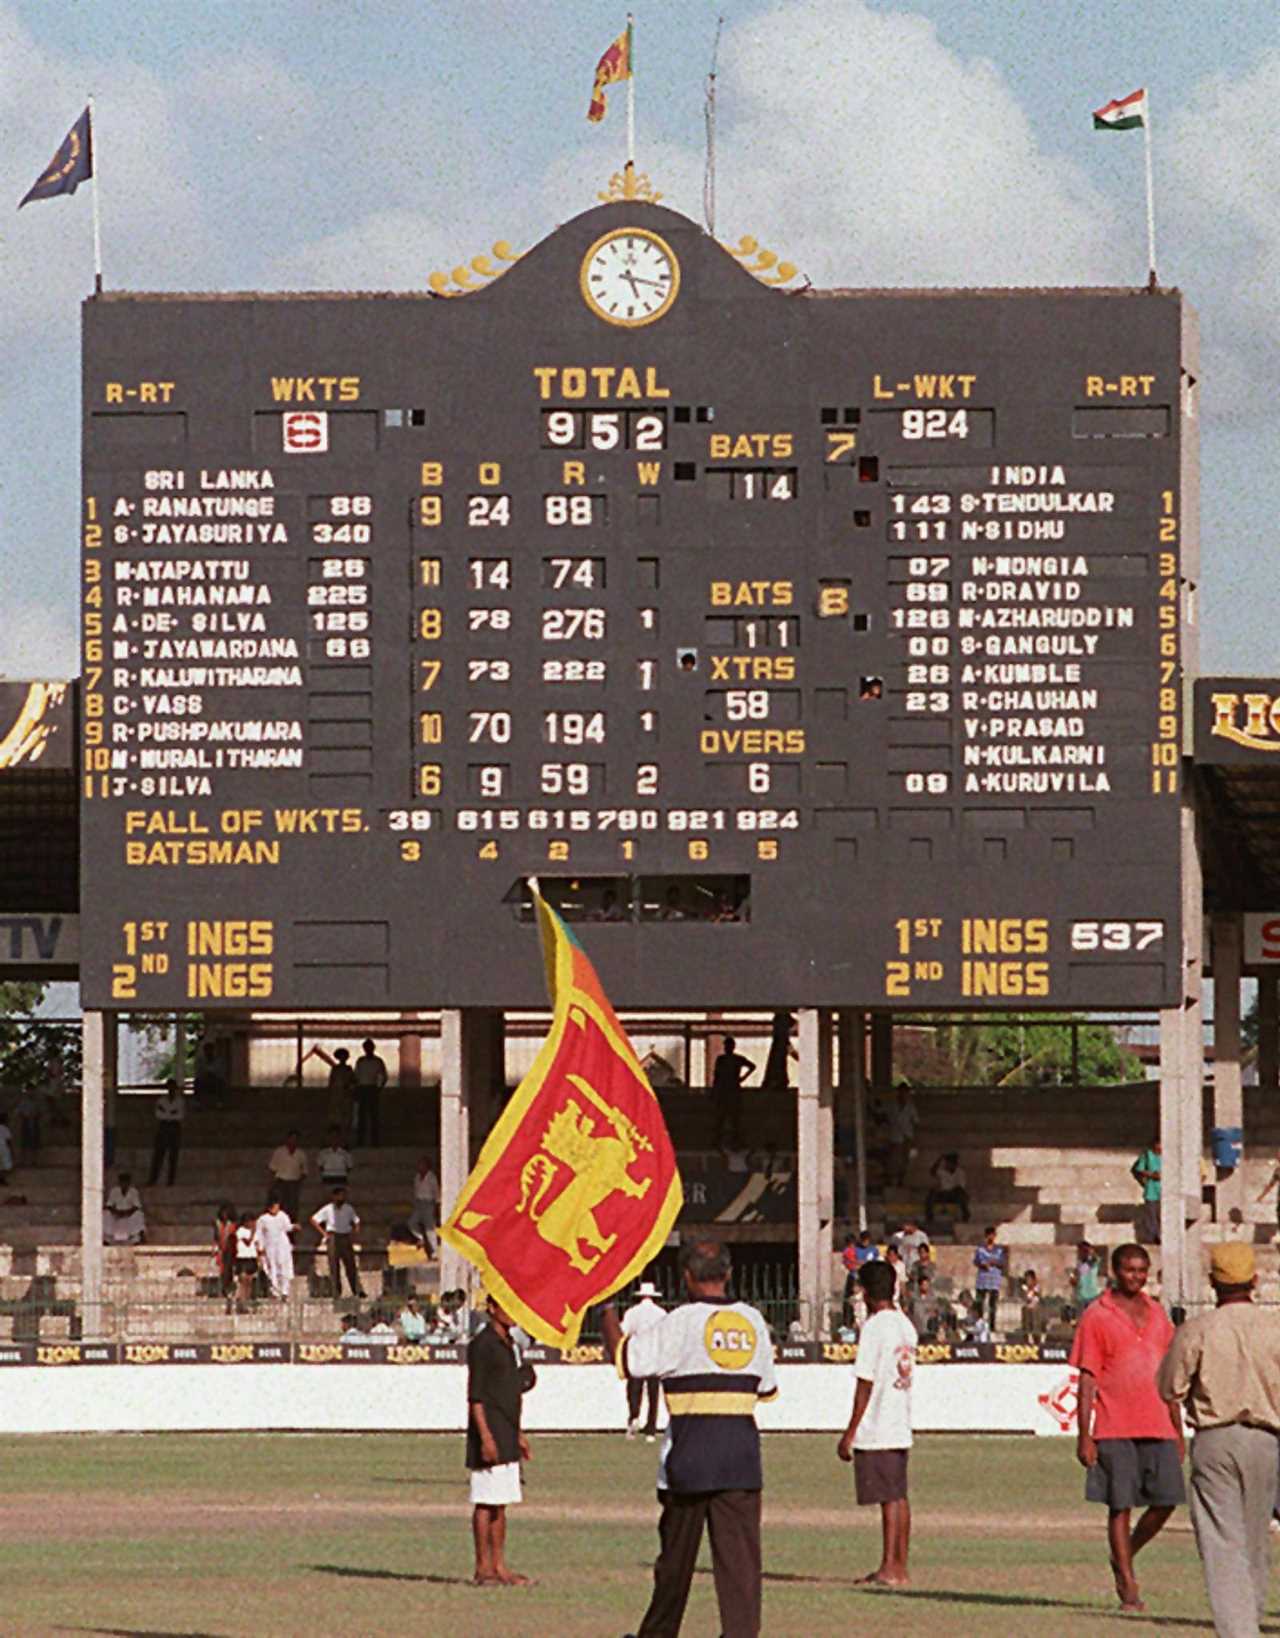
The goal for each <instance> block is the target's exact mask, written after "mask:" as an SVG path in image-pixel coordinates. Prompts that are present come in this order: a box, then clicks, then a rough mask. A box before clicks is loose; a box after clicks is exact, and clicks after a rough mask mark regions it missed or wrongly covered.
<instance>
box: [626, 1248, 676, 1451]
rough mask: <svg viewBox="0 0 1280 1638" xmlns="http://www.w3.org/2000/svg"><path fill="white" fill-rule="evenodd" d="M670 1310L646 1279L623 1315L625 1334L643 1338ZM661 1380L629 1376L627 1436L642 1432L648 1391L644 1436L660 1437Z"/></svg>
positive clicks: (650, 1440) (648, 1438)
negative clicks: (663, 1305)
mask: <svg viewBox="0 0 1280 1638" xmlns="http://www.w3.org/2000/svg"><path fill="white" fill-rule="evenodd" d="M666 1317H667V1314H666V1310H665V1309H664V1308H663V1307H662V1305H661V1303H660V1302H659V1301H658V1288H657V1286H656V1285H654V1283H653V1282H652V1280H644V1281H643V1282H642V1283H641V1284H640V1285H638V1286H637V1287H636V1301H635V1302H634V1303H632V1305H631V1307H630V1308H628V1309H627V1311H626V1313H625V1314H624V1315H623V1316H622V1334H623V1336H624V1337H641V1336H643V1335H644V1334H645V1332H646V1331H652V1330H653V1328H654V1326H655V1325H661V1324H662V1322H663V1320H664V1319H666ZM658 1383H659V1378H658V1377H656V1376H629V1377H628V1378H627V1438H628V1439H634V1438H635V1436H636V1434H637V1433H639V1431H640V1406H641V1403H642V1402H643V1400H644V1397H645V1394H646V1393H647V1394H648V1397H649V1412H648V1415H647V1417H646V1418H645V1424H644V1436H645V1438H646V1439H647V1440H648V1441H649V1443H650V1444H652V1443H653V1441H654V1440H655V1439H656V1438H657V1436H658Z"/></svg>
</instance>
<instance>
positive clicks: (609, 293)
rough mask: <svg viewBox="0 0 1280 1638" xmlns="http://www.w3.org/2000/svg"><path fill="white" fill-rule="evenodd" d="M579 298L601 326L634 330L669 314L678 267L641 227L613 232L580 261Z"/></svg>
mask: <svg viewBox="0 0 1280 1638" xmlns="http://www.w3.org/2000/svg"><path fill="white" fill-rule="evenodd" d="M581 284H582V296H583V300H584V301H585V302H586V304H587V306H588V307H589V308H590V309H591V311H592V312H593V313H595V314H596V315H597V317H599V318H602V319H603V320H604V321H605V323H606V324H620V325H622V326H623V328H624V329H632V330H634V329H637V328H639V326H640V325H642V324H652V323H653V321H654V320H655V319H660V318H661V317H662V316H663V314H664V313H666V312H667V311H668V309H669V308H670V307H671V305H672V303H673V302H674V301H675V299H676V297H677V295H678V294H679V293H680V263H679V262H678V261H677V260H676V255H675V252H674V251H673V250H672V248H671V246H670V245H669V244H668V243H667V242H666V240H665V239H660V238H659V237H658V235H657V234H656V233H650V232H649V231H648V229H646V228H631V227H625V228H615V229H614V231H613V232H612V233H606V234H605V235H604V237H603V238H602V239H597V240H596V242H595V244H593V245H592V246H591V249H590V250H588V251H587V253H586V255H585V256H584V257H583V258H582V274H581Z"/></svg>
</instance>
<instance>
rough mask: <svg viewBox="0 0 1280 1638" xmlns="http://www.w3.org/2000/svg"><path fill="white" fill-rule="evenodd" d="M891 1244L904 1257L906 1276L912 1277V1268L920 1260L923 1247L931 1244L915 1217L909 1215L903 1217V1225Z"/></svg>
mask: <svg viewBox="0 0 1280 1638" xmlns="http://www.w3.org/2000/svg"><path fill="white" fill-rule="evenodd" d="M890 1244H891V1245H892V1246H894V1247H895V1248H896V1250H897V1253H898V1255H899V1257H901V1259H902V1271H903V1275H904V1277H905V1278H906V1279H910V1278H911V1273H912V1270H913V1269H914V1268H915V1266H916V1263H917V1262H918V1261H919V1258H920V1251H921V1248H922V1247H925V1246H927V1245H928V1244H929V1236H928V1235H927V1234H926V1233H925V1232H924V1230H923V1229H922V1228H921V1227H920V1225H919V1224H918V1223H917V1222H916V1220H915V1218H914V1217H907V1218H904V1219H903V1223H902V1227H901V1228H900V1229H899V1230H898V1232H897V1234H895V1235H894V1237H893V1239H892V1240H891V1241H890Z"/></svg>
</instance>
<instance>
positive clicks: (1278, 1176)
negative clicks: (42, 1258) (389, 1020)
mask: <svg viewBox="0 0 1280 1638" xmlns="http://www.w3.org/2000/svg"><path fill="white" fill-rule="evenodd" d="M22 1146H23V1148H24V1149H25V1148H26V1146H27V1140H26V1139H25V1138H23V1140H22ZM1277 1184H1280V1159H1277V1161H1276V1163H1275V1165H1274V1166H1273V1167H1272V1168H1271V1176H1270V1177H1269V1178H1268V1179H1267V1186H1266V1188H1265V1189H1263V1191H1262V1193H1261V1194H1260V1195H1259V1196H1258V1202H1259V1204H1261V1203H1262V1201H1264V1200H1265V1199H1266V1198H1267V1196H1268V1195H1269V1194H1270V1193H1271V1191H1272V1189H1276V1186H1277ZM1276 1227H1277V1229H1278V1230H1280V1189H1277V1190H1276Z"/></svg>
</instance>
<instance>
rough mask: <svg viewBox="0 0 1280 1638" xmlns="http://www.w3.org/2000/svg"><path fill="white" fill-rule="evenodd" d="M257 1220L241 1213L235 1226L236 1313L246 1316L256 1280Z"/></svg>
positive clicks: (252, 1216) (249, 1212) (250, 1215)
mask: <svg viewBox="0 0 1280 1638" xmlns="http://www.w3.org/2000/svg"><path fill="white" fill-rule="evenodd" d="M256 1221H257V1219H256V1218H255V1217H254V1215H253V1213H252V1212H251V1211H246V1212H242V1213H241V1214H240V1221H239V1223H238V1224H237V1225H236V1312H237V1313H238V1314H247V1313H248V1312H249V1308H250V1306H251V1304H252V1302H253V1287H254V1283H255V1282H256V1280H257V1278H258V1247H257V1244H256V1237H255V1234H254V1225H255V1223H256Z"/></svg>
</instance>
